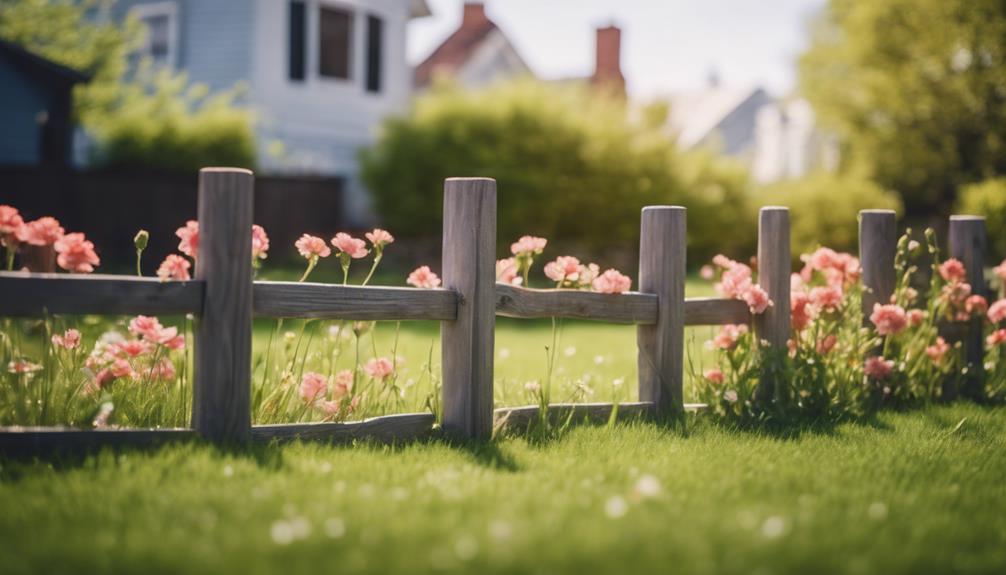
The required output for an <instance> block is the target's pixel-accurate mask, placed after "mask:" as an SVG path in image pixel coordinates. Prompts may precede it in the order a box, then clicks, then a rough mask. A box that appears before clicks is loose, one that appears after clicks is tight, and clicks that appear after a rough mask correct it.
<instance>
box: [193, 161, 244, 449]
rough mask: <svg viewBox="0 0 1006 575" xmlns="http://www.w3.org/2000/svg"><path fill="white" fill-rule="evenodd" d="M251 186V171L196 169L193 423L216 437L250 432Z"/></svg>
mask: <svg viewBox="0 0 1006 575" xmlns="http://www.w3.org/2000/svg"><path fill="white" fill-rule="evenodd" d="M253 186H254V175H253V174H252V173H251V172H250V171H248V170H241V169H236V168H204V169H202V170H200V171H199V248H198V257H197V258H196V279H197V280H202V281H203V282H204V284H205V288H204V290H205V291H204V296H203V313H202V315H201V317H200V318H199V319H198V321H197V327H196V334H195V335H196V339H195V380H194V389H193V398H192V424H193V427H195V429H196V430H197V431H198V432H199V433H200V434H201V435H202V436H203V437H205V438H206V439H209V440H210V441H215V442H223V441H243V440H246V439H248V438H249V436H250V434H251V401H250V398H251V345H252V268H251V226H252V200H253Z"/></svg>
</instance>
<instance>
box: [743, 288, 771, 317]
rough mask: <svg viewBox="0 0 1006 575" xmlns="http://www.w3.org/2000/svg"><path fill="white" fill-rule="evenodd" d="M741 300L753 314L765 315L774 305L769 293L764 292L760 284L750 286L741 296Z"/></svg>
mask: <svg viewBox="0 0 1006 575" xmlns="http://www.w3.org/2000/svg"><path fill="white" fill-rule="evenodd" d="M741 299H743V300H744V302H745V303H747V304H748V309H750V310H751V313H753V314H759V313H763V312H764V311H765V310H766V309H768V307H769V306H771V305H772V300H771V299H769V297H768V292H766V291H765V290H763V289H762V288H761V286H759V285H758V284H750V285H749V286H747V289H746V290H744V293H742V294H741Z"/></svg>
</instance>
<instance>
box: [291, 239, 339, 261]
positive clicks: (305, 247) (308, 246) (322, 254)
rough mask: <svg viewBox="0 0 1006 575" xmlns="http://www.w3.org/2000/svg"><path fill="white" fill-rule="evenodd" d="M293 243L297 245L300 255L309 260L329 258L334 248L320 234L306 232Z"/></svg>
mask: <svg viewBox="0 0 1006 575" xmlns="http://www.w3.org/2000/svg"><path fill="white" fill-rule="evenodd" d="M293 245H294V246H296V248H297V251H298V252H300V255H302V256H304V258H305V259H308V260H309V259H311V258H327V257H328V256H330V255H331V254H332V250H331V249H330V248H329V247H328V244H326V243H325V240H323V239H321V238H319V237H318V236H312V235H308V234H304V235H302V236H300V239H299V240H297V241H296V242H294V244H293Z"/></svg>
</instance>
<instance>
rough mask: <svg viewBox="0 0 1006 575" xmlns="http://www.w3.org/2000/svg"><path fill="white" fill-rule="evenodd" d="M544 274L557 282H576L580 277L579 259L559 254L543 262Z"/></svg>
mask: <svg viewBox="0 0 1006 575" xmlns="http://www.w3.org/2000/svg"><path fill="white" fill-rule="evenodd" d="M545 275H546V276H547V277H548V279H550V280H552V281H554V282H558V283H565V282H576V281H577V280H578V279H579V278H580V260H578V259H576V258H574V257H573V256H559V257H557V258H556V259H555V261H553V262H549V263H547V264H545Z"/></svg>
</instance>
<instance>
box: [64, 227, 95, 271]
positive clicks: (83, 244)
mask: <svg viewBox="0 0 1006 575" xmlns="http://www.w3.org/2000/svg"><path fill="white" fill-rule="evenodd" d="M54 247H55V248H56V253H58V254H59V256H57V257H56V263H58V264H59V267H61V268H63V269H65V270H66V271H69V272H77V273H91V272H93V271H94V266H96V265H98V264H100V263H101V260H100V259H99V258H98V254H96V253H94V244H93V243H91V242H89V241H87V239H85V238H84V234H67V235H65V236H63V237H61V238H59V239H58V240H56V242H55V246H54Z"/></svg>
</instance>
